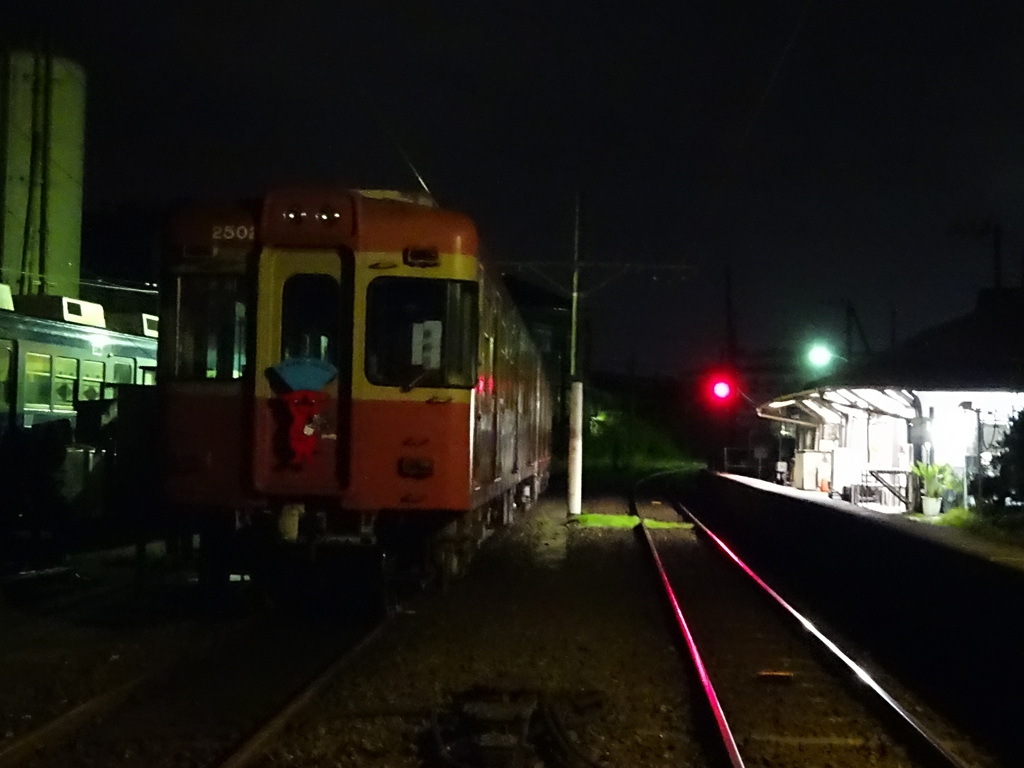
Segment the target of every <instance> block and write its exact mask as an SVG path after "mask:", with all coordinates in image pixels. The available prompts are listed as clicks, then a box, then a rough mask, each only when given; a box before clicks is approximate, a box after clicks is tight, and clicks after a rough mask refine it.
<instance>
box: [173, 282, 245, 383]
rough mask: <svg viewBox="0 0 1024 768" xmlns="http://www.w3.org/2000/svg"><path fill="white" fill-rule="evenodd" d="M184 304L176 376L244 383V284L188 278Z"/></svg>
mask: <svg viewBox="0 0 1024 768" xmlns="http://www.w3.org/2000/svg"><path fill="white" fill-rule="evenodd" d="M178 301H179V307H180V310H179V311H180V315H179V317H178V338H177V342H178V343H177V349H176V353H177V354H176V357H175V363H174V368H175V370H174V374H175V376H176V377H177V378H179V379H183V380H186V381H196V380H203V379H207V380H217V381H229V380H231V379H240V378H241V377H242V374H243V372H244V371H245V365H246V349H245V336H246V334H245V331H246V306H247V305H246V294H245V283H244V282H243V279H242V278H240V277H235V276H229V275H190V276H187V277H182V278H180V282H179V297H178Z"/></svg>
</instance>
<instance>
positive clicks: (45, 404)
mask: <svg viewBox="0 0 1024 768" xmlns="http://www.w3.org/2000/svg"><path fill="white" fill-rule="evenodd" d="M52 365H53V362H52V359H51V358H50V356H49V355H41V354H39V353H38V352H26V353H25V405H26V406H27V407H35V408H49V407H50V379H51V373H52Z"/></svg>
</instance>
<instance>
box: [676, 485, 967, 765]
mask: <svg viewBox="0 0 1024 768" xmlns="http://www.w3.org/2000/svg"><path fill="white" fill-rule="evenodd" d="M674 506H675V507H676V509H677V511H681V512H682V513H684V514H685V515H686V516H687V517H689V518H690V519H691V520H692V521H693V523H694V525H696V526H697V527H698V528H700V530H701V531H702V532H703V533H704V534H705V535H706V536H707V537H708V538H709V539H711V541H712V542H714V543H715V545H716V546H717V547H718V548H719V549H721V551H722V552H723V553H724V554H725V555H726V557H728V558H729V559H730V560H732V561H733V562H734V563H735V564H736V565H737V566H738V567H739V568H740V569H741V570H742V571H743V572H744V573H746V574H747V576H749V577H750V578H751V579H753V580H754V582H755V583H756V584H757V585H758V586H759V587H761V589H763V590H764V591H765V593H766V594H768V595H769V596H770V597H771V598H772V599H773V600H775V602H776V603H778V605H779V606H781V607H782V608H783V609H784V610H785V611H787V612H788V613H789V614H790V615H791V616H793V618H795V619H796V620H797V621H798V622H800V624H801V625H803V627H804V629H806V630H807V631H808V632H810V633H811V634H812V635H813V636H814V637H815V638H816V639H817V640H818V641H819V642H820V643H821V644H822V645H824V646H825V648H827V649H828V650H829V651H830V652H831V653H832V655H833V656H834V657H835V658H837V659H839V661H841V662H842V663H843V664H844V665H846V667H848V668H849V669H850V670H851V671H852V672H853V673H854V675H856V676H857V678H858V679H859V680H860V681H861V682H862V683H864V684H865V685H867V686H868V687H869V688H870V689H871V690H872V691H873V692H874V693H875V694H876V695H877V696H878V697H879V698H880V699H881V700H882V701H883V702H884V703H885V704H886V705H888V707H889V708H890V710H891V711H892V712H894V713H895V714H897V715H898V716H899V717H900V719H901V720H902V721H903V722H904V724H906V725H907V726H909V727H910V728H911V730H912V731H913V732H914V733H916V734H917V736H918V737H920V738H921V739H923V740H924V742H925V743H926V744H927V745H928V746H929V748H930V749H932V750H933V751H934V752H935V753H936V754H937V755H939V756H940V757H942V758H943V759H944V760H945V761H946V763H947V764H948V765H951V766H955V767H956V768H971V766H970V765H968V764H967V763H965V762H964V761H963V760H961V759H960V758H959V757H958V756H956V755H955V754H953V753H952V752H950V751H949V750H948V749H947V748H946V747H945V746H943V745H942V744H941V743H940V742H939V741H938V740H937V739H936V738H935V737H933V736H932V735H931V734H930V733H929V732H928V730H927V728H926V727H925V726H924V724H923V723H921V721H920V720H918V719H917V718H915V717H914V716H913V715H912V714H910V712H908V711H907V710H906V708H905V707H903V706H902V705H901V704H900V703H899V702H898V701H896V699H894V698H893V697H892V695H890V694H889V692H888V691H886V690H885V689H884V688H883V687H882V686H881V685H880V684H879V683H878V682H877V681H876V680H875V679H874V678H873V677H871V675H870V674H869V673H868V672H867V670H865V669H864V668H863V667H861V666H860V665H859V664H857V662H855V661H854V660H853V659H852V658H850V656H848V655H847V654H846V653H845V652H844V651H843V650H842V649H841V648H840V647H839V646H838V645H836V644H835V643H834V642H833V641H832V640H830V639H829V638H828V637H826V636H825V635H824V634H823V633H822V632H821V630H819V629H818V628H817V627H815V626H814V624H813V623H811V621H810V620H809V619H807V618H806V617H805V616H804V615H803V614H801V613H800V612H799V611H797V610H796V609H795V608H794V607H793V606H791V605H790V604H789V603H788V602H786V601H785V600H784V599H783V598H782V596H781V595H779V594H778V593H777V592H776V591H775V590H774V589H772V588H771V587H770V586H768V584H766V583H765V581H764V580H763V579H761V577H760V576H758V575H757V574H756V573H754V571H753V570H752V569H751V568H750V567H749V566H748V565H747V564H746V563H744V562H743V561H742V560H741V559H740V557H739V556H738V555H737V554H736V553H735V552H733V551H732V550H731V549H730V548H729V546H728V545H727V544H726V543H725V542H724V541H722V540H721V539H720V538H719V537H718V536H716V535H715V534H714V533H713V532H712V531H711V529H710V528H708V527H707V526H706V525H704V523H703V522H701V520H700V519H698V518H697V516H696V515H694V514H693V512H691V511H690V510H689V509H688V508H687V507H686V506H684V505H683V504H680V503H675V505H674Z"/></svg>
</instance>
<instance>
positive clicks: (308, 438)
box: [273, 357, 338, 467]
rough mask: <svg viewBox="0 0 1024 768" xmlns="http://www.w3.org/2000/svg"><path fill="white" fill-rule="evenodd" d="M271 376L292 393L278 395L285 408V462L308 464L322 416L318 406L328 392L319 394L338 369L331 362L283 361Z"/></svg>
mask: <svg viewBox="0 0 1024 768" xmlns="http://www.w3.org/2000/svg"><path fill="white" fill-rule="evenodd" d="M273 370H274V373H275V374H276V375H277V377H278V378H280V380H281V381H283V382H284V384H286V385H287V386H288V387H289V388H290V389H291V391H290V392H282V393H280V394H279V395H278V396H279V397H280V398H281V400H283V401H284V404H285V406H287V408H288V415H289V417H290V419H291V421H290V422H289V424H288V448H289V449H290V451H291V455H290V456H289V457H288V458H289V461H288V463H289V464H291V465H292V466H293V467H302V466H304V465H306V464H308V463H309V462H310V461H311V460H312V458H313V453H314V451H315V450H316V447H317V444H318V443H319V442H320V436H321V427H322V425H323V417H322V416H321V415H320V408H321V406H322V405H323V404H324V403H325V402H326V401H327V393H326V392H322V391H320V390H321V388H322V387H324V386H326V385H327V383H328V382H330V381H331V380H332V379H333V378H334V377H335V376H337V375H338V370H337V368H335V367H334V366H333V365H331V364H330V363H327V362H325V361H323V360H318V359H316V358H308V357H299V358H289V359H287V360H282V361H281V362H280V363H278V364H277V365H275V366H274V367H273Z"/></svg>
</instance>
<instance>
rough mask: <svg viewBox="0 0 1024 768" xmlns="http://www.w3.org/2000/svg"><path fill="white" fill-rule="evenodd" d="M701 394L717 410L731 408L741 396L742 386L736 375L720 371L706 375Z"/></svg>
mask: <svg viewBox="0 0 1024 768" xmlns="http://www.w3.org/2000/svg"><path fill="white" fill-rule="evenodd" d="M701 394H702V396H703V397H704V399H705V400H707V401H708V402H709V404H710V405H712V406H714V407H715V408H729V407H732V405H733V404H734V403H735V402H736V399H737V397H738V396H739V395H740V385H739V384H738V383H737V379H736V375H735V374H734V373H732V372H731V371H725V370H721V369H719V370H717V371H711V372H709V373H706V374H705V375H704V379H703V383H702V384H701Z"/></svg>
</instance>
